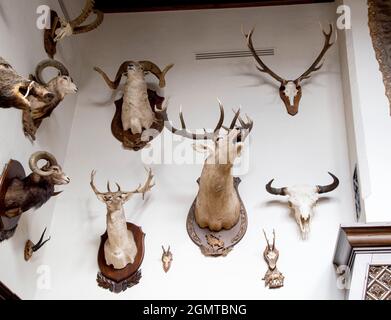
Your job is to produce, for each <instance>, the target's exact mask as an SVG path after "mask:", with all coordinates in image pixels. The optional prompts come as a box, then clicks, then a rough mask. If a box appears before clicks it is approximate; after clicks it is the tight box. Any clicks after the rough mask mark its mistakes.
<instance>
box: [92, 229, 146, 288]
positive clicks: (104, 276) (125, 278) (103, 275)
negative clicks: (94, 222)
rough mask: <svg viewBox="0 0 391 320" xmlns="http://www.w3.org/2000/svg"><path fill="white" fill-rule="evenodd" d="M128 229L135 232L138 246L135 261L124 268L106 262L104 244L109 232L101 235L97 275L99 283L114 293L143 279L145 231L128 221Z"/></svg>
mask: <svg viewBox="0 0 391 320" xmlns="http://www.w3.org/2000/svg"><path fill="white" fill-rule="evenodd" d="M127 227H128V230H130V231H131V232H132V233H133V236H134V241H135V242H136V246H137V255H136V257H135V259H134V263H130V264H128V265H127V266H126V267H125V268H123V269H114V268H113V266H108V265H107V264H106V259H105V253H104V244H105V243H106V240H107V238H108V236H107V232H105V234H103V235H102V236H101V241H100V246H99V252H98V265H99V270H100V272H98V275H97V282H98V285H99V286H100V287H102V288H104V289H108V290H110V291H111V292H114V293H120V292H122V291H125V290H126V289H128V288H130V287H133V286H134V285H136V284H138V283H139V281H140V279H141V270H139V269H140V267H141V264H142V262H143V259H144V251H145V248H144V238H145V233H144V232H143V231H142V230H141V228H140V227H138V226H136V225H135V224H133V223H127Z"/></svg>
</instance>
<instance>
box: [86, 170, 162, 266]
mask: <svg viewBox="0 0 391 320" xmlns="http://www.w3.org/2000/svg"><path fill="white" fill-rule="evenodd" d="M147 172H148V177H147V180H146V181H145V183H144V185H143V186H141V185H139V187H138V188H137V189H135V190H133V191H122V190H121V187H120V186H119V184H118V183H117V184H116V185H117V188H118V190H117V191H111V188H110V182H107V192H100V191H99V190H98V189H97V188H96V187H95V184H94V178H95V173H96V172H95V171H92V173H91V182H90V185H91V188H92V190H93V191H94V192H95V194H96V196H97V198H98V199H99V200H100V201H102V202H103V203H105V204H106V208H107V218H106V219H107V235H108V240H107V241H106V243H105V245H104V252H105V259H106V263H107V265H109V266H110V265H113V266H114V268H115V269H123V268H125V267H126V266H127V265H128V264H129V263H133V262H134V258H135V257H136V254H137V246H136V243H135V241H134V237H133V234H132V232H131V231H129V230H128V229H127V225H126V217H125V211H124V207H123V206H124V204H125V203H126V202H127V201H129V199H130V198H131V197H132V196H133V195H134V194H138V193H139V194H142V195H143V199H144V195H145V193H147V192H148V191H150V190H151V189H152V188H153V186H154V185H155V184H154V183H153V182H152V180H153V174H152V171H151V170H150V169H149V170H147Z"/></svg>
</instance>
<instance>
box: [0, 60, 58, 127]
mask: <svg viewBox="0 0 391 320" xmlns="http://www.w3.org/2000/svg"><path fill="white" fill-rule="evenodd" d="M54 98H55V95H54V93H53V92H51V91H50V90H49V89H48V88H46V87H45V86H44V85H42V84H40V83H38V82H36V81H33V80H30V79H27V78H24V77H22V76H20V75H19V74H18V73H16V71H15V70H14V68H13V67H12V66H11V65H10V64H9V63H8V62H7V61H5V60H4V59H3V58H1V57H0V108H5V109H8V108H16V109H20V110H22V112H23V119H24V118H26V119H27V118H28V117H29V116H30V114H31V110H32V105H33V104H36V105H38V104H42V105H45V104H49V103H52V101H53V100H54Z"/></svg>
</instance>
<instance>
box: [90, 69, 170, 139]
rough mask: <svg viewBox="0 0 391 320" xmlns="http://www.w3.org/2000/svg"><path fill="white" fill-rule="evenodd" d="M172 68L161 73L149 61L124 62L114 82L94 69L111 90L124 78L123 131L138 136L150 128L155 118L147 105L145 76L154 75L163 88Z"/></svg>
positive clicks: (100, 71)
mask: <svg viewBox="0 0 391 320" xmlns="http://www.w3.org/2000/svg"><path fill="white" fill-rule="evenodd" d="M172 67H173V64H170V65H169V66H167V67H166V68H164V70H163V71H161V70H160V68H159V67H158V66H157V65H156V64H154V63H153V62H150V61H139V62H135V61H125V62H124V63H122V64H121V66H120V67H119V69H118V72H117V75H116V77H115V80H114V81H111V80H110V79H109V77H108V76H107V74H106V73H104V72H103V71H102V70H101V69H100V68H97V67H95V68H94V70H95V71H97V72H98V73H100V74H101V75H102V77H103V79H104V80H105V81H106V83H107V85H108V86H109V87H110V88H111V89H113V90H116V89H117V88H118V86H119V84H120V82H121V79H122V76H125V77H126V83H125V88H124V97H123V105H122V115H121V119H122V128H123V130H124V131H127V130H131V132H132V133H133V134H138V133H142V132H143V129H150V128H151V126H152V124H153V122H154V121H156V118H155V114H154V112H153V109H152V107H151V105H150V103H149V99H148V93H147V82H146V80H145V74H146V73H148V72H150V73H152V74H153V75H155V76H156V77H157V78H158V80H159V86H160V87H161V88H163V87H165V85H166V80H165V76H166V73H167V72H168V71H169V70H170V69H171V68H172ZM153 107H154V106H153Z"/></svg>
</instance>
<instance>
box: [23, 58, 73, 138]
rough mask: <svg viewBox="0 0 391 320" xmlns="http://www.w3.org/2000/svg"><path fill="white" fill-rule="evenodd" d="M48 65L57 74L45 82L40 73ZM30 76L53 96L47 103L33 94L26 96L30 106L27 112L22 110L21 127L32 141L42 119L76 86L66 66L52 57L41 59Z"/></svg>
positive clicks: (48, 115)
mask: <svg viewBox="0 0 391 320" xmlns="http://www.w3.org/2000/svg"><path fill="white" fill-rule="evenodd" d="M49 67H51V68H55V69H57V70H58V76H56V77H54V78H53V79H51V80H50V81H48V82H45V80H44V79H43V76H42V73H43V71H44V70H45V69H47V68H49ZM31 78H33V80H35V81H36V82H38V83H39V84H41V85H42V86H44V87H45V88H46V89H47V90H48V91H50V92H51V93H52V94H53V95H54V98H53V99H52V100H51V101H50V102H49V103H47V102H43V101H41V100H39V99H37V98H36V97H34V96H30V97H28V100H29V102H30V104H31V107H30V110H29V112H24V114H23V129H24V132H25V135H26V136H28V137H30V138H31V139H32V140H33V141H34V140H35V135H36V132H37V130H38V128H39V127H40V125H41V123H42V121H43V120H44V119H45V118H48V117H50V115H51V114H52V112H53V111H54V109H55V108H56V107H57V106H58V105H59V104H60V103H61V102H62V101H63V100H64V98H65V96H66V95H67V94H74V93H76V92H77V87H76V85H75V84H74V83H73V80H72V78H71V77H70V76H69V71H68V70H67V68H66V67H65V66H64V65H63V64H62V63H61V62H59V61H57V60H53V59H47V60H43V61H41V62H40V63H39V64H38V65H37V67H36V69H35V77H33V76H31Z"/></svg>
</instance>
